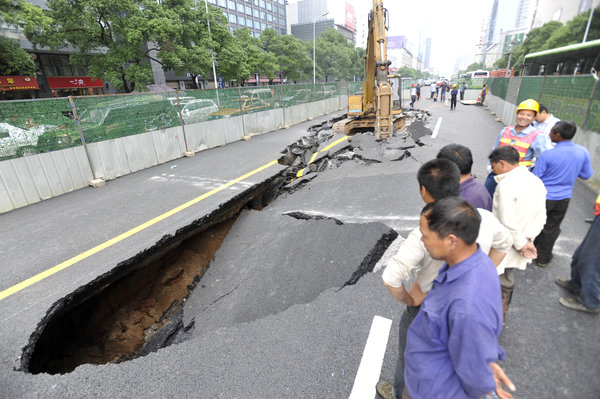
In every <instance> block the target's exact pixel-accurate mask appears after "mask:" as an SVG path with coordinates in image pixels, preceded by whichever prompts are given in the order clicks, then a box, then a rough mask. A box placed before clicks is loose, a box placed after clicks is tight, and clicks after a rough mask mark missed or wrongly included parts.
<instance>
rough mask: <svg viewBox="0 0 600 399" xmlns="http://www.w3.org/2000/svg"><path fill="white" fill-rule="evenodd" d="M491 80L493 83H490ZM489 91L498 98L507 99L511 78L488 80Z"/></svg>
mask: <svg viewBox="0 0 600 399" xmlns="http://www.w3.org/2000/svg"><path fill="white" fill-rule="evenodd" d="M490 80H491V83H489V82H490ZM487 82H488V90H489V91H490V93H491V94H492V95H494V96H496V97H499V98H501V99H503V100H505V99H506V93H507V91H508V84H509V82H510V78H493V79H488V80H487Z"/></svg>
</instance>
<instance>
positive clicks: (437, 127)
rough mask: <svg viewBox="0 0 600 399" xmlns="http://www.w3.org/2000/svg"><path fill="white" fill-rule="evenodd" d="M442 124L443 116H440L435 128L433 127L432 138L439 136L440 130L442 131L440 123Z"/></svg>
mask: <svg viewBox="0 0 600 399" xmlns="http://www.w3.org/2000/svg"><path fill="white" fill-rule="evenodd" d="M441 124H442V117H441V116H440V117H439V118H438V120H437V123H436V124H435V128H434V129H433V134H432V135H431V138H432V139H434V138H436V137H437V135H438V132H439V131H440V125H441Z"/></svg>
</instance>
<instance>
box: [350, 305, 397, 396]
mask: <svg viewBox="0 0 600 399" xmlns="http://www.w3.org/2000/svg"><path fill="white" fill-rule="evenodd" d="M391 327H392V320H390V319H387V318H385V317H381V316H375V317H373V323H371V331H370V332H369V338H367V343H366V345H365V350H364V351H363V356H362V359H361V361H360V365H359V366H358V371H357V373H356V379H355V380H354V386H353V387H352V392H351V393H350V399H365V398H374V397H375V395H376V394H377V392H376V390H375V385H376V384H377V381H379V375H380V374H381V366H382V364H383V356H384V355H385V348H386V347H387V342H388V338H389V335H390V329H391Z"/></svg>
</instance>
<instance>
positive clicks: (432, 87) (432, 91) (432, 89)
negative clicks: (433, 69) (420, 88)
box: [429, 82, 437, 101]
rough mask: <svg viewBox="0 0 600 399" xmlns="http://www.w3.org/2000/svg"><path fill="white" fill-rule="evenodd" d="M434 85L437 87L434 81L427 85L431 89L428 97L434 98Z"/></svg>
mask: <svg viewBox="0 0 600 399" xmlns="http://www.w3.org/2000/svg"><path fill="white" fill-rule="evenodd" d="M436 87H437V85H436V84H435V82H433V83H432V84H431V86H429V90H430V91H431V97H430V98H431V99H432V100H433V99H434V98H433V95H434V94H435V92H436ZM434 101H435V100H434Z"/></svg>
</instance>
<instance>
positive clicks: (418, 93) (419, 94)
mask: <svg viewBox="0 0 600 399" xmlns="http://www.w3.org/2000/svg"><path fill="white" fill-rule="evenodd" d="M420 99H421V83H417V101H419V100H420Z"/></svg>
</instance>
